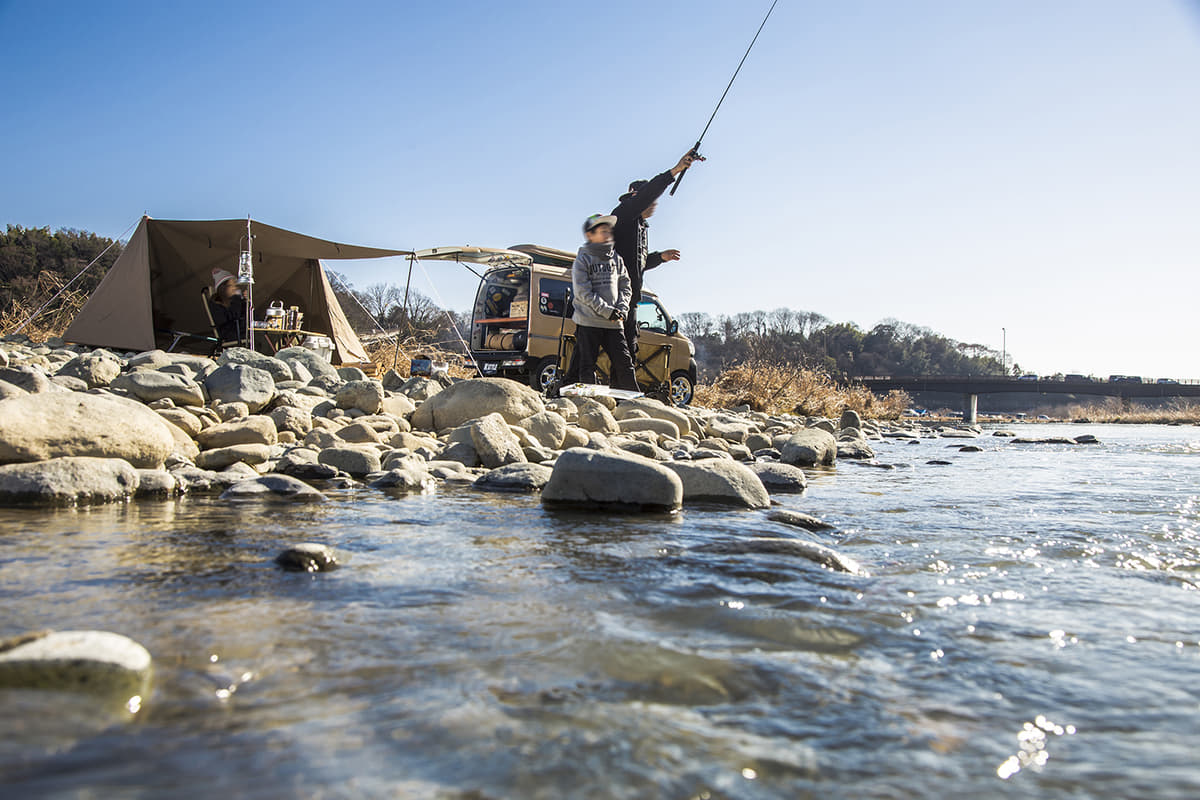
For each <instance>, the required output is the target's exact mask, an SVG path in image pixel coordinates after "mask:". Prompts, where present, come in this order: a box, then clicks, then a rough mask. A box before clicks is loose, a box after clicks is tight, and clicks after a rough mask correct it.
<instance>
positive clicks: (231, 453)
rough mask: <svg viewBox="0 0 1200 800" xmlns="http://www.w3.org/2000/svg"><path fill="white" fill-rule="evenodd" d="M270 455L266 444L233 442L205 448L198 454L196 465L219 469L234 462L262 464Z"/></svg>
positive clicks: (202, 467) (203, 467) (208, 468)
mask: <svg viewBox="0 0 1200 800" xmlns="http://www.w3.org/2000/svg"><path fill="white" fill-rule="evenodd" d="M270 457H271V451H270V449H269V448H268V447H267V446H266V445H265V444H231V445H229V446H228V447H217V448H214V449H212V450H205V451H204V452H203V453H201V454H200V455H198V456H196V466H197V467H200V469H207V470H219V469H225V468H226V467H231V466H233V465H234V464H262V463H264V462H266V460H267V459H268V458H270Z"/></svg>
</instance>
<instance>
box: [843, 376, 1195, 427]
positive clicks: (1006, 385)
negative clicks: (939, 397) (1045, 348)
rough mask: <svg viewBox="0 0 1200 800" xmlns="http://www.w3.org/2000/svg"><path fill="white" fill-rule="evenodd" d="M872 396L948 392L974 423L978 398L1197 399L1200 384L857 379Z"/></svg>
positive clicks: (984, 378)
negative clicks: (897, 392)
mask: <svg viewBox="0 0 1200 800" xmlns="http://www.w3.org/2000/svg"><path fill="white" fill-rule="evenodd" d="M854 382H855V383H858V384H861V385H862V386H865V387H866V388H868V389H870V390H871V391H873V392H889V391H891V390H893V389H899V390H902V391H905V392H947V393H953V394H961V395H962V396H963V421H964V422H969V423H974V422H975V421H976V419H977V413H978V406H979V395H981V394H1004V393H1007V394H1018V393H1019V394H1088V395H1099V396H1102V397H1121V398H1126V399H1133V398H1165V397H1200V381H1194V380H1192V381H1179V382H1177V383H1139V382H1134V381H1131V380H1128V379H1126V380H1120V381H1101V380H1082V381H1081V380H1070V381H1068V380H1050V379H1044V378H1039V379H1037V380H1033V379H1022V378H1008V377H1004V376H1002V375H972V376H962V377H947V376H936V375H919V376H915V377H892V378H880V377H870V378H856V379H855V381H854Z"/></svg>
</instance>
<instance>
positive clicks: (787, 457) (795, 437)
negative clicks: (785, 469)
mask: <svg viewBox="0 0 1200 800" xmlns="http://www.w3.org/2000/svg"><path fill="white" fill-rule="evenodd" d="M779 460H780V461H782V462H783V463H785V464H791V465H793V466H796V467H812V466H815V465H817V464H824V465H831V464H833V463H834V462H835V461H836V460H837V439H835V438H833V434H832V433H830V432H829V431H827V430H824V429H823V428H807V429H805V430H802V431H799V432H798V433H794V434H792V435H791V436H790V437H789V438H788V440H787V444H785V445H784V446H783V449H782V451H781V452H780V455H779Z"/></svg>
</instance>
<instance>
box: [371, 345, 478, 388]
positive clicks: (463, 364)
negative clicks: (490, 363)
mask: <svg viewBox="0 0 1200 800" xmlns="http://www.w3.org/2000/svg"><path fill="white" fill-rule="evenodd" d="M364 347H366V349H367V355H369V356H370V357H371V363H372V364H373V365H374V366H375V370H376V374H377V375H380V376H382V375H383V374H384V373H385V372H387V371H388V370H389V369H392V365H393V364H395V369H396V371H397V372H399V373H400V374H401V375H403V376H405V377H408V372H409V366H410V365H411V364H412V360H413V359H414V358H420V357H429V358H433V359H434V360H437V361H445V362H447V363H449V364H450V377H452V378H471V377H474V376H475V368H474V367H473V366H471V362H470V360H469V359H466V358H464V357H463V356H462V355H460V354H459V353H452V352H450V351H448V350H444V349H442V347H441V346H440V345H438V344H436V343H429V342H427V341H425V340H423V339H418V338H412V337H410V338H408V339H405V340H403V341H401V342H400V351H399V356H398V357H397V352H396V340H395V339H393V338H388V339H382V338H381V339H376V340H374V341H369V342H366V343H364Z"/></svg>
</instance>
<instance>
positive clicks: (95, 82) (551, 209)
mask: <svg viewBox="0 0 1200 800" xmlns="http://www.w3.org/2000/svg"><path fill="white" fill-rule="evenodd" d="M760 5H761V6H762V7H761V8H760V7H759V6H760ZM766 6H767V3H766V2H764V3H761V4H759V3H732V2H706V0H691V1H690V2H654V1H653V0H644V1H643V2H634V1H633V0H615V1H614V2H609V3H605V4H601V5H597V4H594V3H563V2H524V3H509V4H495V3H483V2H457V1H456V0H447V1H446V2H441V3H418V2H409V3H384V2H344V3H339V4H332V3H317V2H303V1H302V0H297V1H296V2H279V3H265V2H264V3H249V2H247V3H226V2H206V3H203V4H201V3H178V4H176V3H161V2H157V3H148V2H146V3H143V2H111V3H105V4H100V3H83V2H32V1H30V2H12V1H10V2H4V0H0V76H3V78H4V87H5V101H4V103H3V108H4V110H3V114H2V116H0V148H2V149H0V152H3V153H4V154H5V163H4V170H3V178H2V179H0V223H4V222H8V223H16V224H21V225H29V226H34V225H36V226H42V225H50V226H52V227H60V226H66V227H74V228H83V229H87V230H93V231H96V232H98V233H102V234H105V235H109V236H116V235H118V234H120V233H121V232H122V231H124V230H125V229H126V228H127V227H128V226H129V225H130V224H131V223H132V222H134V221H135V220H136V219H137V217H138V216H139V215H141V214H142V212H143V211H146V212H148V213H149V214H150V215H151V216H155V217H159V218H227V217H241V216H245V215H246V214H251V215H253V216H254V217H255V218H256V219H261V220H262V221H264V222H269V223H271V224H273V225H278V226H281V227H286V228H292V229H295V230H299V231H303V232H305V233H310V234H313V235H317V236H322V237H326V238H332V239H337V240H340V241H347V242H353V243H358V244H369V245H380V246H389V247H401V248H424V247H431V246H437V245H446V244H474V245H484V246H506V245H510V244H515V243H519V242H538V243H543V244H549V245H553V246H558V247H563V248H567V249H574V248H575V247H577V246H578V240H579V234H578V229H579V224H580V222H581V220H582V219H583V217H585V216H586V215H587V214H589V213H592V212H594V211H607V210H608V209H609V208H611V207H612V205H613V204H614V201H615V198H616V196H617V195H618V194H619V193H620V192H621V190H622V189H623V188H624V185H625V184H626V183H627V182H628V181H629V180H631V179H633V178H638V177H649V176H650V175H652V174H654V173H655V172H658V171H661V170H663V169H666V168H668V167H669V166H670V165H671V164H673V163H674V161H675V160H676V159H677V158H678V156H679V155H680V154H681V153H682V152H683V151H685V150H686V149H687V148H688V147H689V146H690V145H691V143H692V142H693V141H694V140H695V137H696V135H697V134H698V133H699V131H700V129H701V128H702V127H703V126H704V123H705V121H706V120H707V118H708V115H709V114H710V113H711V111H712V107H713V105H714V103H715V102H716V99H717V97H718V96H719V95H720V92H721V90H722V89H723V88H724V85H725V82H726V81H727V80H728V78H729V75H730V74H731V72H732V70H733V68H734V67H735V66H736V64H737V61H738V59H739V58H740V57H741V54H742V51H743V50H744V48H745V46H746V44H747V43H748V42H749V39H750V37H751V36H752V35H753V33H754V30H755V28H756V27H757V25H758V22H759V21H760V19H761V15H762V14H763V13H764V12H765V10H766ZM1198 143H1200V9H1198V4H1197V3H1195V2H1184V1H1183V0H1137V1H1136V2H1134V0H1120V1H1114V0H1004V2H1001V1H1000V0H995V1H994V2H982V0H981V1H980V2H966V3H964V2H956V1H954V0H938V1H936V2H935V1H933V0H908V2H904V3H894V2H887V1H886V0H841V2H837V3H829V2H802V1H801V0H781V2H780V3H779V6H778V7H777V9H776V11H775V14H774V16H773V17H772V18H771V21H770V23H769V24H768V26H767V28H766V29H765V30H764V32H763V34H762V36H761V38H760V39H759V43H758V45H757V47H756V48H755V50H754V52H753V53H752V54H751V56H750V58H749V60H748V61H747V63H746V67H745V68H744V69H743V71H742V74H741V76H740V77H739V79H738V82H737V83H736V84H735V85H734V88H733V90H732V92H731V93H730V96H729V99H728V100H727V101H726V103H725V106H724V107H723V108H722V110H721V113H720V115H719V116H718V117H717V119H716V121H715V122H714V124H713V126H712V129H711V130H710V131H709V134H708V137H707V138H706V141H705V152H706V154H707V155H708V156H709V161H708V162H706V163H704V164H701V165H699V166H698V167H696V168H695V169H694V170H693V171H692V172H691V173H690V174H689V176H688V180H687V181H686V182H685V183H684V184H683V187H682V188H681V189H680V192H679V194H678V195H676V196H675V197H674V198H668V199H664V201H663V202H662V204H661V205H660V208H659V212H658V215H657V216H656V217H655V218H654V220H653V225H652V229H651V237H652V239H651V244H652V246H655V247H658V248H667V247H676V248H679V249H680V250H682V251H683V256H684V258H683V260H682V261H680V262H678V263H676V264H671V265H668V266H666V267H664V268H662V269H661V270H659V271H658V272H656V273H652V274H651V276H650V280H649V281H648V283H649V285H650V287H651V288H653V289H655V290H657V291H658V292H659V293H660V294H661V295H662V296H663V298H664V300H665V301H666V302H667V304H668V306H669V307H670V308H671V309H672V310H673V311H675V312H677V313H678V312H683V311H707V312H709V313H713V314H721V313H735V312H739V311H750V310H754V309H771V308H776V307H779V306H790V307H792V308H796V309H803V310H811V311H817V312H820V313H822V314H824V315H825V316H827V317H830V318H832V319H833V320H836V321H843V320H852V321H854V322H857V323H858V324H859V325H861V326H863V327H870V326H872V325H874V324H875V323H876V322H878V321H880V320H881V319H884V318H888V317H895V318H898V319H901V320H904V321H907V322H912V323H915V324H919V325H924V326H928V327H930V328H933V329H935V330H937V331H939V332H942V333H945V334H946V335H948V336H951V337H953V338H956V339H959V340H962V341H966V342H979V343H984V344H988V345H991V346H994V347H997V348H999V347H1000V344H1001V328H1007V331H1008V348H1009V351H1010V352H1011V353H1013V354H1015V356H1016V359H1017V361H1018V362H1019V363H1020V364H1021V365H1022V366H1023V367H1025V368H1027V369H1030V370H1035V371H1039V372H1044V373H1049V372H1054V371H1057V370H1061V371H1066V372H1075V371H1082V372H1095V373H1097V374H1103V375H1107V374H1109V373H1114V372H1118V373H1141V374H1144V375H1146V376H1147V377H1159V376H1167V375H1169V376H1178V377H1189V376H1195V377H1200V355H1198V351H1197V348H1196V334H1197V324H1196V319H1197V314H1196V302H1197V297H1198V296H1200V270H1197V260H1198V258H1200V247H1198V246H1197V244H1198V242H1197V238H1198V237H1197V231H1198V226H1197V220H1198V219H1200V144H1198ZM343 266H344V268H345V269H344V271H345V272H346V273H347V274H348V275H349V276H350V277H351V279H352V280H354V281H355V283H356V284H358V285H366V284H370V283H374V282H378V281H402V280H403V274H402V270H403V267H404V265H403V263H402V262H400V261H391V262H372V263H354V264H346V265H343ZM428 269H429V273H430V275H431V277H432V278H433V281H434V283H435V284H436V289H437V292H438V294H439V295H440V296H441V297H442V298H444V300H445V302H446V303H447V304H449V305H450V306H452V307H454V308H458V309H465V308H467V307H468V305H469V303H470V299H471V296H472V294H473V290H474V283H475V279H474V278H473V277H472V276H471V275H469V273H467V272H466V271H465V270H462V269H461V268H455V267H450V266H446V265H432V264H431V265H429V267H428ZM416 283H417V286H418V288H421V289H422V290H424V291H426V293H432V291H433V289H432V288H431V287H430V286H429V285H428V284H426V283H425V280H424V277H423V276H418V278H417V281H416Z"/></svg>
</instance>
